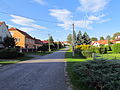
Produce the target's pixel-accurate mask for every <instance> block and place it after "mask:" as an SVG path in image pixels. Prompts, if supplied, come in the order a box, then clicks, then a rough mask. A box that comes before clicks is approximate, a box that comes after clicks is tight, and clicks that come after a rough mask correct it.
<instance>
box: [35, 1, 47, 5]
mask: <svg viewBox="0 0 120 90" xmlns="http://www.w3.org/2000/svg"><path fill="white" fill-rule="evenodd" d="M33 1H34V2H37V3H38V4H40V5H46V2H45V1H44V0H33Z"/></svg>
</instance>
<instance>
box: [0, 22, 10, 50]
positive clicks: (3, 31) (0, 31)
mask: <svg viewBox="0 0 120 90" xmlns="http://www.w3.org/2000/svg"><path fill="white" fill-rule="evenodd" d="M6 37H11V34H10V32H9V31H8V26H7V25H6V24H5V22H0V48H4V46H3V44H2V42H3V41H4V38H6Z"/></svg>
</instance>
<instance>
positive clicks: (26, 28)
mask: <svg viewBox="0 0 120 90" xmlns="http://www.w3.org/2000/svg"><path fill="white" fill-rule="evenodd" d="M19 29H20V30H22V31H24V32H31V31H35V30H36V29H35V28H29V27H19Z"/></svg>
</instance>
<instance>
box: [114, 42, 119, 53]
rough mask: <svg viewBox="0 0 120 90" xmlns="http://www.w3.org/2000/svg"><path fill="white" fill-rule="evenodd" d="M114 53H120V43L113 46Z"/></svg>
mask: <svg viewBox="0 0 120 90" xmlns="http://www.w3.org/2000/svg"><path fill="white" fill-rule="evenodd" d="M112 51H113V52H114V53H116V54H118V53H120V43H117V44H114V45H113V46H112Z"/></svg>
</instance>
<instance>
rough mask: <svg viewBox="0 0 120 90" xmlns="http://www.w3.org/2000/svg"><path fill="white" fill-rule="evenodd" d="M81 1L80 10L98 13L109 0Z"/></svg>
mask: <svg viewBox="0 0 120 90" xmlns="http://www.w3.org/2000/svg"><path fill="white" fill-rule="evenodd" d="M79 2H80V7H78V9H79V10H80V11H83V12H92V13H96V12H99V11H101V10H103V9H104V8H105V6H106V5H107V3H108V2H109V0H79Z"/></svg>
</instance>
